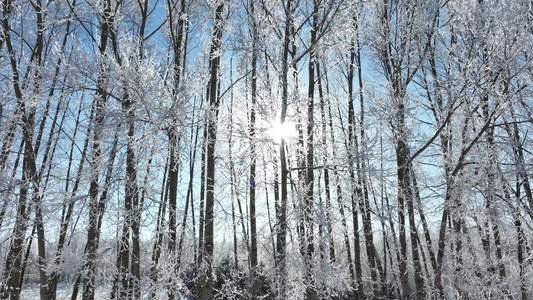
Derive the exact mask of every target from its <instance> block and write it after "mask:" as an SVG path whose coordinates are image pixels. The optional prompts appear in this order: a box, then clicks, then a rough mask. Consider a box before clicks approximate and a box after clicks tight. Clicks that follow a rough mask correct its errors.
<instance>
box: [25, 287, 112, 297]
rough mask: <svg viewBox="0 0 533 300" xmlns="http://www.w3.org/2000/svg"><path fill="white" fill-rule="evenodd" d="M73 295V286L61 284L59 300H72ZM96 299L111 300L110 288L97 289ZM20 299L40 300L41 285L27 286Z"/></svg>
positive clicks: (58, 292)
mask: <svg viewBox="0 0 533 300" xmlns="http://www.w3.org/2000/svg"><path fill="white" fill-rule="evenodd" d="M71 295H72V285H67V284H59V285H58V286H57V298H56V299H57V300H70V297H71ZM94 298H95V299H97V300H105V299H109V287H107V286H105V285H102V286H98V287H97V288H96V294H95V297H94ZM20 299H23V300H38V299H40V298H39V285H38V284H25V285H24V289H23V290H22V292H21V294H20ZM78 299H81V291H80V292H79V293H78Z"/></svg>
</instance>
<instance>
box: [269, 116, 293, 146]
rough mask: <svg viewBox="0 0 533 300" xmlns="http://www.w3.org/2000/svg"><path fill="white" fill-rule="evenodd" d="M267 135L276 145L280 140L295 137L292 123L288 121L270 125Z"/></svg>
mask: <svg viewBox="0 0 533 300" xmlns="http://www.w3.org/2000/svg"><path fill="white" fill-rule="evenodd" d="M267 133H268V136H269V137H270V138H271V139H272V140H273V141H274V143H276V144H279V143H281V140H282V139H284V140H287V139H290V138H293V137H296V136H297V133H296V127H295V126H294V123H292V122H288V121H285V122H284V123H281V122H280V121H279V120H277V121H275V122H272V123H271V127H270V129H268V131H267Z"/></svg>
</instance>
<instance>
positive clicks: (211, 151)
mask: <svg viewBox="0 0 533 300" xmlns="http://www.w3.org/2000/svg"><path fill="white" fill-rule="evenodd" d="M224 6H225V3H224V1H221V2H220V3H219V4H218V6H217V7H216V10H215V21H214V25H213V40H212V43H211V51H210V65H211V70H210V74H211V76H210V80H209V104H208V106H207V110H208V121H207V137H208V138H207V154H206V158H207V162H206V169H207V174H206V175H207V178H206V200H205V237H204V238H205V241H204V247H205V251H204V252H205V253H204V262H203V264H202V265H201V267H200V270H199V271H200V274H201V278H200V282H199V284H197V285H198V286H197V298H198V299H200V300H208V299H211V297H212V296H213V274H212V272H213V251H214V231H213V230H214V217H215V216H214V208H215V191H214V188H215V149H216V148H215V145H216V139H217V133H216V130H217V119H218V107H219V99H218V97H217V94H218V93H217V91H218V89H217V87H218V80H219V76H218V75H219V74H218V73H219V67H220V50H221V47H222V20H223V15H222V14H223V12H224Z"/></svg>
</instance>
